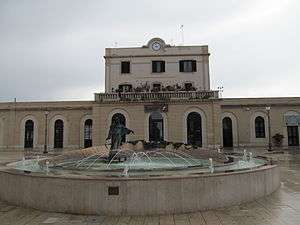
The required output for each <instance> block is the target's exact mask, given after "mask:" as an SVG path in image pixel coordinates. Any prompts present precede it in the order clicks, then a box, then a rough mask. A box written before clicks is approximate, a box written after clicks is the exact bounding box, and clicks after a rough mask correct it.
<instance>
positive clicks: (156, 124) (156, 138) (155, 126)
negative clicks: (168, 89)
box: [149, 112, 164, 142]
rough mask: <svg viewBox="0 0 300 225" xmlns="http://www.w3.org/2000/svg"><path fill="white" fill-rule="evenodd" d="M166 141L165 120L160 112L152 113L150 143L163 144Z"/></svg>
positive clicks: (150, 118)
mask: <svg viewBox="0 0 300 225" xmlns="http://www.w3.org/2000/svg"><path fill="white" fill-rule="evenodd" d="M163 140H164V120H163V117H162V115H161V113H159V112H152V113H151V115H150V117H149V141H153V142H161V141H163Z"/></svg>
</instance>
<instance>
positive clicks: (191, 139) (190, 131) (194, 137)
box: [187, 112, 202, 147]
mask: <svg viewBox="0 0 300 225" xmlns="http://www.w3.org/2000/svg"><path fill="white" fill-rule="evenodd" d="M187 143H188V144H190V145H196V146H199V147H202V122H201V116H200V114H199V113H197V112H191V113H189V115H188V117H187Z"/></svg>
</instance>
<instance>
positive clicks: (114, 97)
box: [95, 91, 219, 102]
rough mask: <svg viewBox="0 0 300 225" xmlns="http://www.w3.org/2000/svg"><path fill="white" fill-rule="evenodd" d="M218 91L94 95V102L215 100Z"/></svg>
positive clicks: (217, 96)
mask: <svg viewBox="0 0 300 225" xmlns="http://www.w3.org/2000/svg"><path fill="white" fill-rule="evenodd" d="M216 98H219V92H218V91H178V92H176V91H172V92H126V93H120V94H119V93H96V94H95V101H96V102H109V101H151V100H152V101H153V100H154V101H168V100H180V99H183V100H184V99H186V100H193V99H216Z"/></svg>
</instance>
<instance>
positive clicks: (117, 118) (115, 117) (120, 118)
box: [111, 113, 126, 143]
mask: <svg viewBox="0 0 300 225" xmlns="http://www.w3.org/2000/svg"><path fill="white" fill-rule="evenodd" d="M117 121H119V122H120V123H121V124H122V125H124V126H125V127H126V118H125V116H124V115H123V114H122V113H116V114H114V115H113V117H112V118H111V124H114V123H116V122H117ZM124 142H126V135H123V137H122V143H124Z"/></svg>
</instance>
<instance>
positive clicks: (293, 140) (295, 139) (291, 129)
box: [287, 126, 299, 146]
mask: <svg viewBox="0 0 300 225" xmlns="http://www.w3.org/2000/svg"><path fill="white" fill-rule="evenodd" d="M287 133H288V145H289V146H299V132H298V126H288V127H287Z"/></svg>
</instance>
